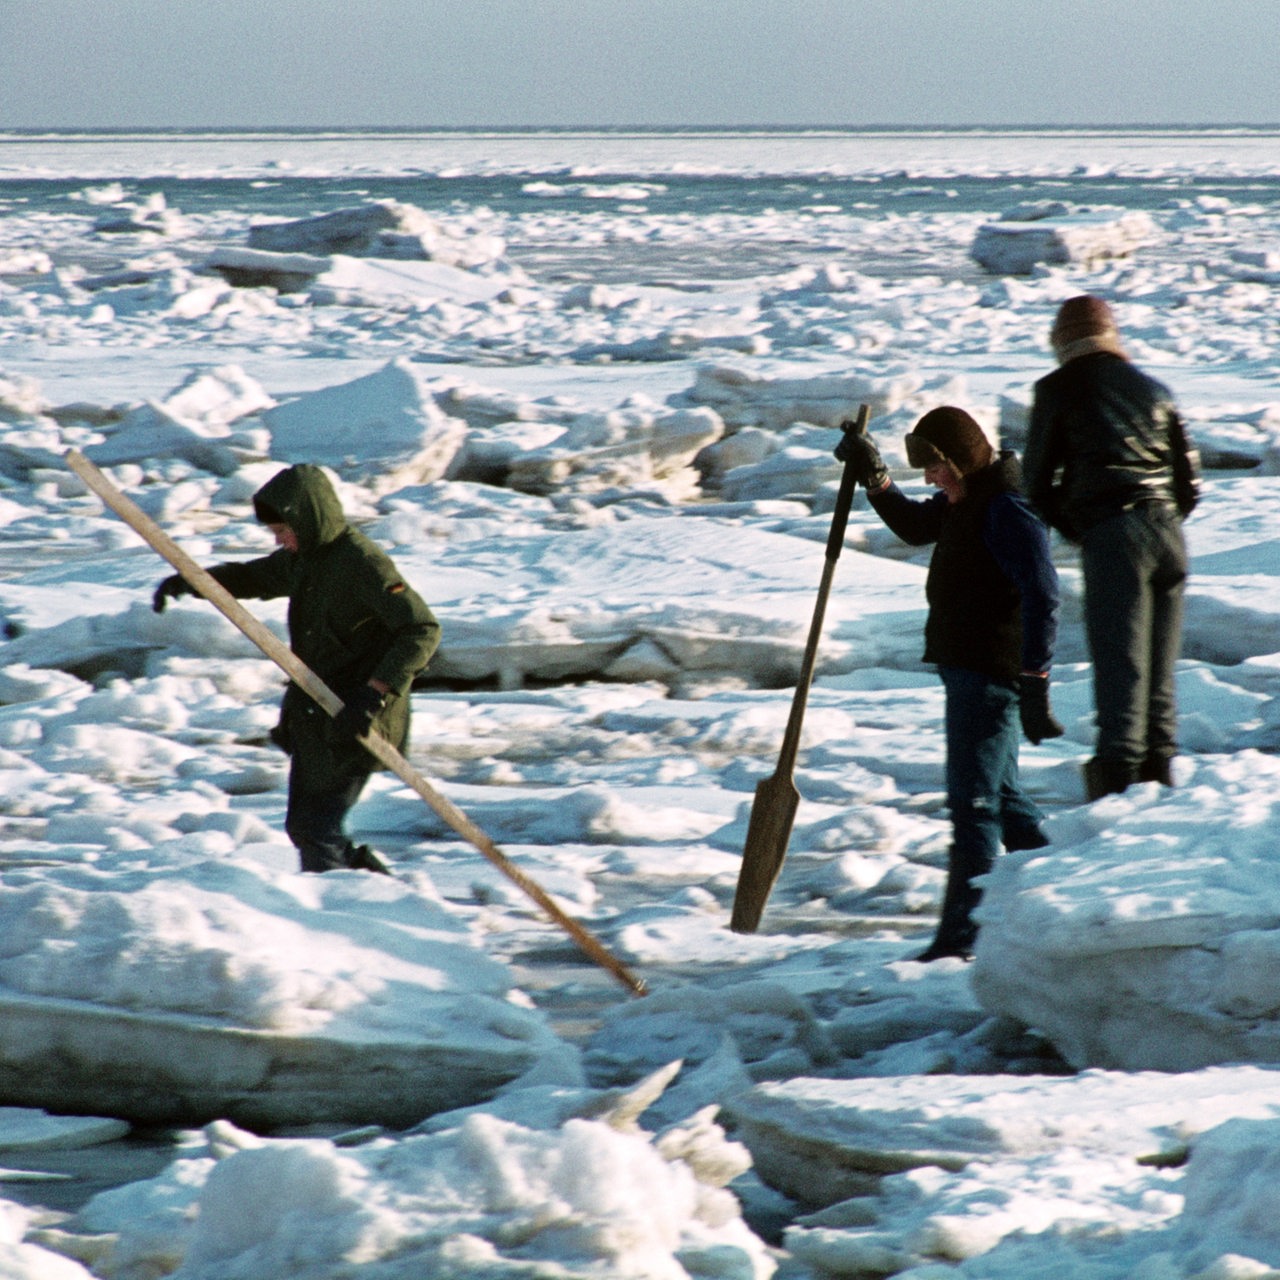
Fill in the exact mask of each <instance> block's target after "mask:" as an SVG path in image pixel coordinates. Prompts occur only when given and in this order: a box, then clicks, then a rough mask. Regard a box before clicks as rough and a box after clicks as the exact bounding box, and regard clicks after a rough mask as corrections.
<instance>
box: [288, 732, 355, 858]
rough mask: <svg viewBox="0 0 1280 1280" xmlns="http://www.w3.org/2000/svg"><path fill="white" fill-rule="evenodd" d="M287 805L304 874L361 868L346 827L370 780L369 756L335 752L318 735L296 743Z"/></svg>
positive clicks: (290, 832)
mask: <svg viewBox="0 0 1280 1280" xmlns="http://www.w3.org/2000/svg"><path fill="white" fill-rule="evenodd" d="M290 745H291V747H292V755H291V763H290V769H289V806H288V809H287V810H286V811H285V820H284V828H285V832H286V833H287V834H288V836H289V839H290V840H291V841H292V842H293V844H294V846H295V847H296V848H297V850H298V855H299V857H300V858H301V860H302V870H303V871H335V870H337V869H338V868H340V867H355V866H358V865H360V854H359V851H358V850H357V849H356V847H355V846H354V845H353V844H352V843H351V841H350V840H349V839H348V838H347V835H346V832H345V831H344V830H343V823H344V822H345V820H346V817H347V814H348V813H349V812H350V811H351V809H352V807H353V806H354V805H355V802H356V801H357V800H359V798H360V793H361V792H362V791H363V790H364V788H365V784H366V783H367V782H368V781H369V776H370V772H371V771H370V769H369V767H368V765H367V764H366V761H368V760H369V757H368V756H364V755H363V753H362V754H361V755H360V756H355V755H354V754H353V753H352V752H351V751H349V750H348V751H345V752H337V751H334V750H333V748H332V746H331V744H330V743H329V742H327V741H326V740H325V739H324V738H322V737H320V736H318V735H315V734H310V733H306V734H298V735H297V736H296V737H295V738H294V740H293V741H292V743H291V744H290Z"/></svg>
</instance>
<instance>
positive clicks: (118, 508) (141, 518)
mask: <svg viewBox="0 0 1280 1280" xmlns="http://www.w3.org/2000/svg"><path fill="white" fill-rule="evenodd" d="M66 463H67V466H68V467H70V468H71V470H72V471H74V472H75V473H76V475H78V476H79V477H80V478H81V479H82V480H83V481H84V482H85V484H87V485H88V486H89V488H90V489H91V490H92V491H93V492H94V493H96V494H97V495H98V497H100V498H101V499H102V501H103V502H105V503H106V505H107V506H108V507H110V509H111V510H112V511H114V512H115V513H116V515H118V516H119V517H120V518H121V519H122V520H123V521H124V522H125V524H127V525H128V526H129V527H130V528H131V529H133V531H134V532H135V533H137V534H139V535H140V536H141V538H142V539H143V541H145V542H146V543H147V544H148V545H149V546H150V547H151V548H152V549H153V550H155V551H156V552H158V553H159V554H160V555H161V556H163V557H164V558H165V559H166V560H167V561H168V562H169V563H170V564H171V565H173V567H174V568H175V569H177V571H178V572H179V573H180V574H181V575H182V576H183V577H184V578H185V579H186V580H187V582H188V583H190V585H191V586H192V587H194V588H195V589H196V590H197V591H198V592H199V593H200V594H201V595H202V596H204V598H205V599H206V600H208V601H209V603H210V604H212V605H213V606H214V607H215V608H217V609H218V610H219V611H220V612H221V613H222V614H223V615H224V616H225V617H226V618H227V619H228V620H229V621H230V622H232V623H233V624H234V625H235V626H236V627H238V628H239V629H240V630H241V631H242V632H243V633H244V634H245V635H246V636H248V637H249V639H250V640H252V641H253V643H254V644H256V645H257V646H258V648H259V649H261V650H262V652H263V653H265V654H266V655H267V657H268V658H270V659H271V660H272V662H274V663H275V664H276V665H277V666H278V667H279V668H280V669H281V670H282V671H283V672H284V673H285V675H287V676H288V677H289V679H290V680H292V681H293V683H294V684H296V685H297V686H298V687H299V688H300V689H302V690H303V691H304V692H305V693H307V694H308V695H309V696H310V697H311V698H313V699H314V700H315V701H316V702H317V703H318V704H319V705H320V706H321V707H322V708H323V709H324V710H325V711H326V712H328V714H329V715H331V716H332V715H337V713H338V712H339V711H341V710H342V700H341V699H340V698H339V697H338V695H337V694H336V693H334V692H333V690H332V689H330V688H329V686H328V685H327V684H325V683H324V681H323V680H321V679H320V677H319V676H317V675H316V674H315V672H314V671H312V670H311V668H310V667H308V666H307V665H306V663H305V662H303V661H302V660H301V659H300V658H299V657H298V655H297V654H296V653H294V652H293V650H292V649H290V648H289V646H288V645H286V644H284V643H283V641H281V640H280V639H279V637H278V636H277V635H276V634H275V632H273V631H272V630H271V629H270V628H269V627H267V626H265V625H264V624H263V623H262V622H260V621H259V620H258V619H257V618H255V617H254V616H253V614H251V613H250V612H249V611H248V610H247V609H246V608H245V607H244V606H243V605H242V604H241V603H240V601H239V600H237V599H236V598H235V596H233V595H232V594H231V593H230V592H229V591H228V590H227V589H226V588H225V587H224V586H223V585H222V584H221V583H220V582H218V581H217V579H216V578H214V577H213V576H212V575H211V574H210V573H209V572H208V571H207V570H205V569H202V568H201V567H200V565H198V564H197V563H196V562H195V561H194V560H193V559H192V558H191V557H190V556H189V555H187V553H186V552H185V551H183V550H182V548H181V547H179V546H178V544H177V543H176V542H174V540H173V539H172V538H170V537H169V535H168V534H167V533H165V531H164V530H163V529H161V528H160V526H159V525H158V524H156V522H155V521H154V520H152V519H151V517H150V516H148V515H147V514H146V512H144V511H143V510H141V508H139V507H138V506H137V504H136V503H134V502H132V501H130V499H129V498H127V497H126V496H125V495H124V494H123V493H121V492H120V490H119V489H117V488H116V487H115V485H113V484H112V483H111V481H110V480H109V479H107V477H106V476H105V475H103V474H102V472H101V471H100V470H99V469H98V468H97V467H96V466H94V464H93V463H92V462H90V461H89V459H88V458H86V457H85V456H84V454H82V453H80V452H79V451H78V450H75V449H73V450H71V451H70V452H68V453H67V455H66ZM360 744H361V746H363V747H364V748H365V750H366V751H368V752H369V753H370V754H371V755H373V756H374V757H376V758H377V759H378V760H379V761H380V762H381V763H382V764H383V765H385V766H386V767H387V768H388V769H390V770H391V772H392V773H394V774H395V775H396V777H398V778H399V779H400V780H401V781H402V782H403V783H404V784H405V785H406V786H408V787H409V788H410V789H411V790H413V791H416V792H417V793H418V795H419V796H421V797H422V799H423V800H425V801H426V802H427V804H428V805H430V806H431V808H432V809H434V810H435V812H436V813H437V814H439V816H440V817H441V818H442V819H443V820H444V821H445V822H446V823H448V824H449V826H450V827H452V828H453V830H454V831H456V832H457V833H458V834H459V835H460V836H462V837H463V838H464V839H466V840H468V841H470V843H471V844H473V845H474V846H475V847H476V848H477V849H479V851H480V852H481V853H482V854H484V856H485V857H486V858H488V859H489V861H490V862H492V863H493V865H494V866H495V867H497V868H498V870H499V871H501V872H502V874H503V875H505V876H506V877H507V878H508V879H509V880H511V881H512V882H513V883H514V884H515V885H517V886H518V887H519V888H520V889H521V890H522V891H523V892H524V893H525V894H527V895H528V896H529V897H530V898H532V899H533V901H534V902H536V903H537V904H538V906H539V907H541V908H542V910H543V911H544V912H545V913H546V914H547V915H548V916H550V917H551V919H552V920H553V921H554V922H555V923H556V924H557V925H559V926H560V928H561V929H563V930H564V931H565V932H566V933H567V934H568V935H569V936H570V937H571V938H572V939H573V940H574V942H576V943H577V944H578V946H579V947H580V948H581V949H582V951H583V952H584V953H585V954H586V955H587V956H588V957H589V958H590V959H591V960H593V961H595V963H596V964H598V965H600V966H601V967H602V968H604V969H607V970H608V971H609V972H610V973H611V974H613V976H614V977H615V978H617V979H618V981H619V982H621V983H622V985H623V986H625V987H627V988H628V989H629V990H630V991H631V992H632V994H634V995H638V996H640V995H644V994H646V992H647V990H648V988H647V987H646V986H645V983H644V982H643V981H642V980H641V979H640V978H637V977H636V976H635V975H634V974H632V973H631V972H630V971H629V970H628V969H627V968H626V967H625V966H624V965H623V964H622V962H621V961H620V960H618V959H617V958H616V957H615V956H613V955H612V954H611V953H610V952H609V951H607V950H606V949H605V947H604V946H603V944H602V943H601V942H600V941H599V940H598V939H597V938H596V937H595V936H594V935H592V934H591V933H589V932H587V930H586V929H584V928H583V927H582V925H580V924H579V923H578V922H577V921H576V920H574V919H573V918H572V917H570V916H568V915H566V914H565V912H564V911H562V910H561V909H560V907H559V906H558V905H557V904H556V903H555V901H554V900H553V899H552V898H551V897H549V896H548V895H547V893H546V892H545V891H544V890H543V889H542V888H541V886H539V885H538V884H537V883H536V882H534V881H533V880H531V879H530V878H529V877H528V876H527V875H525V873H524V872H523V871H521V870H520V868H519V867H517V866H516V865H515V864H514V863H513V862H512V861H511V859H510V858H508V857H507V856H506V854H504V853H503V852H502V851H501V850H500V849H499V848H498V846H497V845H496V844H494V842H493V841H492V840H491V839H490V838H489V837H488V836H487V835H486V834H485V833H484V832H483V831H482V830H481V829H480V828H479V827H478V826H476V824H475V823H474V822H472V821H471V819H470V818H468V817H467V815H466V814H465V813H463V812H462V810H461V809H459V808H458V806H457V805H456V804H454V803H453V801H452V800H450V799H449V798H448V797H447V796H443V795H441V794H440V792H438V791H437V790H436V789H435V788H434V787H432V786H431V784H430V783H429V782H428V781H427V780H426V779H425V778H424V777H423V776H422V774H420V773H419V772H418V771H417V770H416V769H415V768H414V767H413V766H412V765H411V764H410V763H409V762H408V761H407V760H406V759H405V758H404V756H402V755H401V754H400V752H399V751H397V750H396V749H395V747H393V746H392V745H391V743H389V742H388V741H387V740H386V739H385V738H383V737H381V736H380V735H379V734H377V733H373V732H370V733H368V734H366V735H365V736H364V737H362V738H361V739H360Z"/></svg>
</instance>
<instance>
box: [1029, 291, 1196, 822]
mask: <svg viewBox="0 0 1280 1280" xmlns="http://www.w3.org/2000/svg"><path fill="white" fill-rule="evenodd" d="M1050 342H1051V343H1052V345H1053V349H1054V353H1055V354H1056V356H1057V358H1058V362H1059V367H1058V368H1057V369H1056V370H1054V372H1052V373H1050V374H1048V375H1047V376H1046V377H1043V378H1041V379H1040V380H1039V381H1038V382H1037V383H1036V385H1035V396H1034V399H1033V401H1032V406H1031V420H1030V426H1029V429H1028V434H1027V446H1026V450H1025V452H1024V454H1023V487H1024V491H1025V493H1026V495H1027V498H1028V500H1029V501H1030V503H1031V505H1032V506H1033V507H1034V508H1035V509H1036V510H1037V511H1039V512H1040V514H1041V515H1042V516H1043V517H1044V519H1045V520H1046V521H1047V522H1048V523H1049V524H1050V525H1052V526H1053V527H1054V528H1055V529H1057V530H1058V531H1059V532H1060V533H1061V534H1062V535H1063V536H1064V537H1066V538H1067V539H1069V540H1070V541H1071V542H1074V543H1078V544H1079V546H1080V563H1081V570H1082V573H1083V579H1084V618H1085V631H1086V636H1087V639H1088V644H1089V651H1090V656H1091V657H1092V660H1093V689H1094V706H1095V709H1096V713H1097V738H1096V742H1095V747H1094V755H1093V758H1092V759H1091V760H1089V761H1087V762H1086V764H1085V767H1084V775H1085V790H1086V793H1087V795H1088V797H1089V799H1090V800H1096V799H1097V798H1098V797H1099V796H1103V795H1106V794H1108V793H1112V792H1120V791H1124V790H1125V789H1126V788H1127V787H1128V786H1129V785H1130V784H1131V783H1133V782H1148V781H1150V782H1160V783H1162V784H1164V785H1165V786H1172V785H1173V776H1172V769H1171V763H1172V760H1173V757H1174V756H1175V755H1176V754H1177V718H1176V707H1175V699H1174V664H1175V662H1176V661H1177V657H1178V651H1179V647H1180V644H1181V636H1182V608H1183V592H1184V588H1185V583H1186V578H1187V572H1188V565H1187V550H1186V543H1185V541H1184V539H1183V535H1182V521H1183V520H1184V519H1185V518H1186V516H1188V515H1189V514H1190V513H1191V511H1192V509H1193V508H1194V507H1195V505H1196V503H1197V501H1198V499H1199V493H1200V478H1199V458H1198V455H1197V453H1196V451H1195V449H1194V448H1193V447H1192V446H1191V444H1190V442H1189V441H1188V439H1187V436H1186V432H1185V430H1184V428H1183V424H1182V420H1181V418H1180V417H1179V415H1178V411H1177V408H1176V407H1175V405H1174V402H1173V397H1172V395H1171V394H1170V392H1169V390H1168V388H1167V387H1165V386H1164V385H1163V384H1162V383H1160V382H1158V381H1156V379H1154V378H1152V377H1150V376H1148V375H1147V374H1145V373H1143V372H1142V371H1141V370H1140V369H1138V368H1137V367H1136V366H1135V365H1134V364H1133V363H1132V362H1131V361H1130V360H1129V358H1128V356H1127V355H1126V354H1125V351H1124V348H1123V347H1122V346H1121V342H1120V334H1119V332H1118V330H1117V328H1116V323H1115V319H1114V316H1113V315H1112V311H1111V308H1110V307H1109V306H1108V305H1107V303H1106V302H1105V301H1103V300H1102V299H1101V298H1097V297H1094V296H1092V295H1088V294H1083V295H1080V296H1078V297H1074V298H1069V299H1068V300H1067V301H1066V302H1064V303H1063V304H1062V306H1061V307H1060V308H1059V310H1058V314H1057V317H1056V318H1055V320H1054V324H1053V328H1052V330H1051V332H1050Z"/></svg>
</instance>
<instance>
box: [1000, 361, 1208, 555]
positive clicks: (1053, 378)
mask: <svg viewBox="0 0 1280 1280" xmlns="http://www.w3.org/2000/svg"><path fill="white" fill-rule="evenodd" d="M1199 470H1200V461H1199V457H1198V455H1197V453H1196V451H1195V450H1194V449H1193V448H1192V447H1191V446H1190V444H1189V443H1188V441H1187V438H1186V433H1185V432H1184V430H1183V426H1182V421H1181V419H1180V418H1179V417H1178V411H1177V409H1176V408H1175V407H1174V403H1173V398H1172V396H1171V395H1170V393H1169V391H1168V389H1167V388H1166V387H1165V386H1164V385H1163V384H1162V383H1159V382H1157V381H1156V380H1155V379H1154V378H1151V377H1149V376H1148V375H1147V374H1145V373H1143V372H1142V371H1141V370H1140V369H1137V368H1136V367H1135V366H1134V365H1132V364H1130V362H1129V361H1128V360H1126V359H1125V358H1124V357H1123V356H1119V355H1114V354H1112V353H1111V352H1105V351H1098V352H1092V353H1090V354H1088V355H1083V356H1078V357H1076V359H1074V360H1068V361H1067V363H1066V364H1064V365H1062V366H1060V367H1059V368H1057V369H1055V370H1054V371H1053V372H1052V373H1051V374H1049V375H1047V376H1046V377H1044V378H1041V379H1040V381H1039V382H1037V383H1036V387H1035V399H1034V401H1033V403H1032V406H1031V423H1030V427H1029V430H1028V435H1027V448H1026V452H1025V454H1024V455H1023V475H1024V480H1025V491H1026V494H1027V497H1028V498H1029V499H1030V501H1031V505H1032V506H1033V507H1035V509H1036V510H1037V511H1039V512H1040V514H1041V515H1042V516H1044V518H1045V519H1046V520H1047V521H1048V522H1049V523H1050V524H1051V525H1053V527H1054V528H1055V529H1057V530H1059V532H1061V533H1062V534H1063V535H1064V536H1066V537H1068V538H1070V539H1072V540H1073V541H1078V540H1079V539H1080V538H1081V537H1082V536H1083V535H1084V534H1085V533H1087V532H1088V530H1089V529H1091V528H1092V527H1093V526H1094V525H1096V524H1100V523H1101V522H1102V521H1103V520H1107V519H1109V518H1110V517H1112V516H1116V515H1119V514H1120V513H1121V512H1122V511H1127V510H1129V509H1131V508H1133V507H1136V506H1140V505H1141V504H1143V503H1156V504H1159V505H1161V506H1165V507H1167V508H1169V509H1173V510H1177V511H1178V512H1179V513H1180V514H1181V515H1183V516H1184V517H1185V516H1187V515H1189V514H1190V513H1191V511H1192V509H1193V508H1194V507H1195V505H1196V503H1197V501H1198V500H1199V497H1200V476H1199Z"/></svg>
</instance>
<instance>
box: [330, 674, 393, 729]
mask: <svg viewBox="0 0 1280 1280" xmlns="http://www.w3.org/2000/svg"><path fill="white" fill-rule="evenodd" d="M386 700H387V696H386V694H384V693H380V692H379V691H378V690H377V689H375V688H374V687H373V686H372V685H369V684H362V685H360V687H359V688H357V689H353V690H352V691H351V692H350V693H349V694H348V695H347V697H346V699H345V701H344V702H343V705H342V710H341V711H339V712H338V714H337V715H336V716H334V717H333V723H334V726H335V728H337V730H338V732H339V733H344V734H347V735H349V736H350V737H352V738H363V737H364V735H365V734H366V733H368V732H369V730H370V729H371V728H372V727H373V720H374V717H375V716H376V715H377V714H378V712H379V711H381V710H382V708H383V705H384V704H385V702H386Z"/></svg>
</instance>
